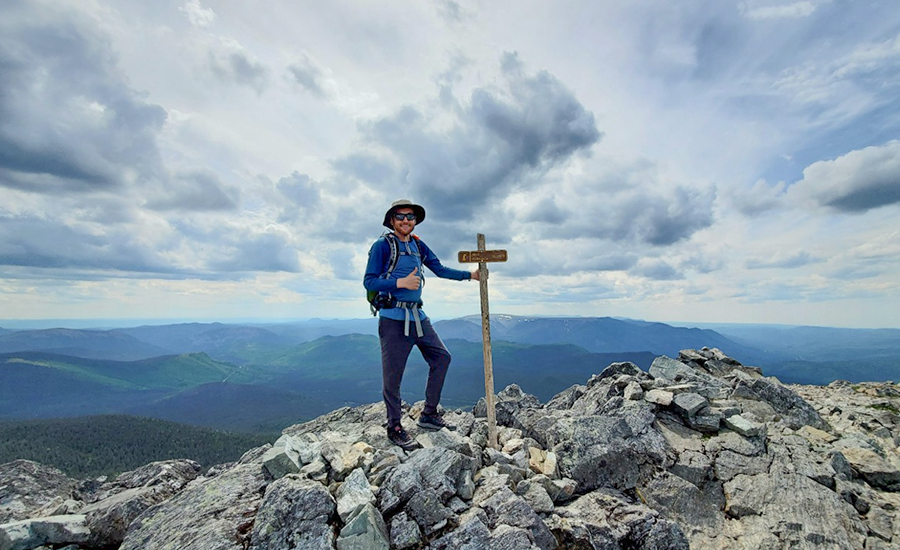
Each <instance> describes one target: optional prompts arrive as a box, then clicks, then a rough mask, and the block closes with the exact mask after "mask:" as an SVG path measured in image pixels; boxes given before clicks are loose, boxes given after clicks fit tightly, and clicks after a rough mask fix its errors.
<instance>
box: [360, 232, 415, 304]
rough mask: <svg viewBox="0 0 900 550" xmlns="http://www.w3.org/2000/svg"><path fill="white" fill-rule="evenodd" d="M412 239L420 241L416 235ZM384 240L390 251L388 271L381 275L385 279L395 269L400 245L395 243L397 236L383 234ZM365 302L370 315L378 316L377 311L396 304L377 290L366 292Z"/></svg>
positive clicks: (390, 296) (388, 296) (386, 294)
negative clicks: (367, 303) (366, 301)
mask: <svg viewBox="0 0 900 550" xmlns="http://www.w3.org/2000/svg"><path fill="white" fill-rule="evenodd" d="M413 238H414V239H416V240H417V241H421V239H419V237H418V236H416V235H413ZM384 240H386V241H387V243H388V247H390V250H391V258H390V260H389V261H388V269H387V271H386V272H385V273H384V275H382V276H383V277H384V278H386V279H387V278H389V277H390V276H391V273H393V272H394V268H396V267H397V262H398V261H399V260H400V244H399V242H398V241H397V236H396V235H394V234H393V233H385V234H384ZM417 246H418V244H417ZM366 300H368V302H369V310H370V311H371V312H372V315H378V310H380V309H385V308H392V307H394V306H395V305H396V303H397V300H396V298H394V297H393V296H392V295H391V294H390V293H389V292H388V293H383V292H378V291H377V290H367V291H366Z"/></svg>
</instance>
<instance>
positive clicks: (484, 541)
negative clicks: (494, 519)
mask: <svg viewBox="0 0 900 550" xmlns="http://www.w3.org/2000/svg"><path fill="white" fill-rule="evenodd" d="M490 541H491V532H490V530H489V529H488V527H487V525H485V522H484V521H483V520H482V519H481V518H480V517H478V516H472V517H471V518H469V519H468V521H465V522H463V523H462V524H461V525H460V526H459V528H458V529H456V530H454V531H451V532H450V533H447V534H446V535H444V536H442V537H440V538H439V539H437V540H435V541H434V542H432V543H431V549H432V550H487V549H489V548H490Z"/></svg>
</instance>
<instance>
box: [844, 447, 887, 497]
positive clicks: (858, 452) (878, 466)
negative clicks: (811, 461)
mask: <svg viewBox="0 0 900 550" xmlns="http://www.w3.org/2000/svg"><path fill="white" fill-rule="evenodd" d="M841 454H843V455H844V458H846V459H847V462H849V463H850V466H851V467H852V468H853V471H854V472H855V473H856V474H857V475H858V476H859V477H861V478H862V479H864V480H866V482H867V483H869V485H871V486H873V487H878V488H881V489H885V490H887V491H900V471H898V470H897V468H895V467H894V466H893V465H891V464H890V463H888V461H886V460H885V459H884V458H882V457H881V456H880V455H879V454H878V453H876V452H875V451H871V450H869V449H864V448H860V447H848V448H844V449H841Z"/></svg>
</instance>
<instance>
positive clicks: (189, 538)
mask: <svg viewBox="0 0 900 550" xmlns="http://www.w3.org/2000/svg"><path fill="white" fill-rule="evenodd" d="M268 483H269V478H268V477H267V475H266V473H265V471H264V470H263V467H262V465H261V464H241V465H238V466H235V467H234V468H232V469H229V470H226V471H224V472H222V473H221V474H219V475H217V476H216V477H213V478H202V479H197V480H195V481H194V482H192V483H191V484H190V485H188V486H187V487H186V488H185V489H184V490H183V491H182V492H180V493H179V494H177V495H176V496H174V497H172V498H171V499H169V500H167V501H166V502H163V503H162V504H160V505H158V506H154V507H153V508H150V509H149V510H147V511H146V512H145V513H143V514H141V515H140V516H139V517H138V518H137V519H136V520H135V521H134V522H133V523H132V524H131V526H130V527H129V529H128V532H127V534H126V535H125V540H124V541H123V542H122V546H121V547H120V550H232V549H233V550H244V544H243V541H244V540H246V538H247V535H248V534H249V531H250V528H251V527H252V519H253V516H254V515H255V514H256V511H257V509H258V508H259V505H260V502H261V501H262V498H263V493H264V491H265V488H266V486H267V485H268Z"/></svg>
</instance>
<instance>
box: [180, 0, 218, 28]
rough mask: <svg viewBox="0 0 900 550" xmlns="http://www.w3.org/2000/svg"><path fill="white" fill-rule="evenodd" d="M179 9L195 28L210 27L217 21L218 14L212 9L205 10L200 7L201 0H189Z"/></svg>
mask: <svg viewBox="0 0 900 550" xmlns="http://www.w3.org/2000/svg"><path fill="white" fill-rule="evenodd" d="M178 9H179V10H181V11H182V12H183V13H184V14H185V15H186V16H187V18H188V21H190V22H191V25H193V26H195V27H208V26H209V25H210V24H211V23H212V22H213V21H215V19H216V12H214V11H213V10H212V8H206V9H204V8H203V6H201V5H200V0H189V1H188V2H186V3H185V4H184V6H182V7H180V8H178Z"/></svg>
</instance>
